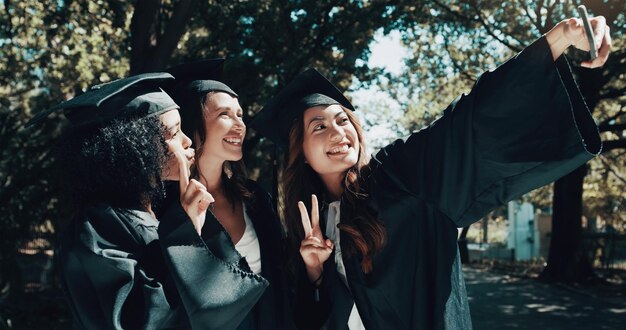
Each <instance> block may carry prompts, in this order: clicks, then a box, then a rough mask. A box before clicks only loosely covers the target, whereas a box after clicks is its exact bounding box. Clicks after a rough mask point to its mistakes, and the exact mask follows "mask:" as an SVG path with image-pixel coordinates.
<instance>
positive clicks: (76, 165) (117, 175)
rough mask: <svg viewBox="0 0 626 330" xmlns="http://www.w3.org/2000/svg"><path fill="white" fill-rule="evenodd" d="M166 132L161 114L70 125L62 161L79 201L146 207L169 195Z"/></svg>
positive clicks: (62, 147) (67, 184)
mask: <svg viewBox="0 0 626 330" xmlns="http://www.w3.org/2000/svg"><path fill="white" fill-rule="evenodd" d="M165 134H166V129H165V127H164V126H163V124H162V123H161V121H160V119H159V116H157V115H152V116H147V117H134V118H122V119H117V120H114V121H112V122H108V123H105V124H103V125H99V126H89V127H73V128H70V131H69V132H68V133H67V135H66V137H65V138H64V140H63V141H62V142H61V145H60V161H59V165H60V167H61V168H60V169H61V174H62V175H63V179H64V180H63V181H64V186H65V187H64V188H65V189H64V190H65V192H66V194H67V197H69V199H70V200H71V201H72V202H73V203H74V204H75V205H76V206H77V207H82V206H87V205H91V204H94V203H108V204H110V205H111V206H113V207H120V208H139V209H145V208H146V207H147V205H148V203H150V202H154V201H156V200H158V199H160V198H162V197H163V196H164V188H163V182H162V180H161V176H162V168H163V164H165V162H166V160H167V157H168V153H167V150H168V149H167V145H166V144H165V136H166V135H165Z"/></svg>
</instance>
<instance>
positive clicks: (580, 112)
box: [252, 17, 610, 329]
mask: <svg viewBox="0 0 626 330" xmlns="http://www.w3.org/2000/svg"><path fill="white" fill-rule="evenodd" d="M592 23H593V25H594V26H595V33H596V38H597V44H596V46H597V48H599V55H600V56H599V57H598V58H597V59H596V60H593V61H586V62H583V65H585V66H587V67H599V66H602V65H603V64H604V62H605V61H606V58H607V56H608V53H609V50H610V37H609V33H608V28H606V26H605V24H604V19H603V18H602V17H596V18H594V19H593V20H592ZM571 45H574V46H575V47H576V48H580V49H587V50H588V49H589V44H588V42H587V40H586V37H585V35H584V30H583V27H582V24H581V22H580V20H576V19H569V20H566V21H563V22H561V23H559V24H558V25H557V26H556V27H555V28H554V29H553V30H551V31H550V32H548V33H547V34H546V35H545V36H544V37H542V38H540V39H538V40H537V41H535V42H534V43H533V44H531V45H530V46H528V47H527V48H526V49H524V50H523V51H522V52H520V53H519V54H518V55H516V56H515V57H513V58H512V59H510V60H509V61H507V62H506V63H504V64H503V65H501V66H500V67H499V68H497V69H496V70H494V71H490V72H487V73H485V74H484V75H483V76H482V77H481V78H480V80H479V81H478V83H477V84H476V86H474V88H473V89H472V91H471V93H470V94H468V95H464V96H462V97H460V98H458V99H457V100H455V101H454V102H453V103H452V104H451V105H450V106H449V107H448V108H447V109H446V110H445V112H444V115H443V116H442V117H441V118H439V119H438V120H436V121H435V122H434V123H432V124H431V125H430V126H428V127H427V128H424V129H423V130H421V131H419V132H416V133H414V134H412V135H411V136H409V137H408V138H407V139H406V140H397V141H395V142H394V143H392V144H390V145H389V146H387V147H385V148H383V149H382V150H380V151H379V152H378V153H376V155H375V156H374V157H373V158H372V159H371V160H368V159H367V158H366V157H365V152H364V149H365V147H364V140H363V136H362V132H361V129H360V126H359V124H358V121H357V120H356V119H355V117H354V116H353V114H352V111H353V110H354V108H353V106H352V105H351V104H350V102H349V101H348V100H347V99H346V98H345V96H344V95H343V94H342V93H341V92H340V91H339V90H337V88H336V87H334V86H333V85H332V84H331V83H330V82H329V81H328V80H326V79H325V78H324V77H323V76H322V75H321V74H319V73H318V72H317V71H315V70H308V71H305V72H304V73H302V74H300V75H299V76H298V77H296V78H295V79H294V80H293V81H292V82H291V83H289V84H288V85H287V86H286V87H285V88H284V89H283V90H282V91H280V92H279V93H278V94H277V95H276V96H275V97H274V98H273V99H272V100H270V101H269V102H268V103H267V105H266V106H265V107H264V109H263V110H261V112H260V113H259V114H258V115H257V119H256V120H255V122H253V125H252V126H253V127H254V128H255V129H257V131H258V132H259V133H260V134H262V135H264V136H266V137H268V138H270V139H272V140H273V141H274V142H276V143H278V144H280V145H283V146H287V148H288V149H287V157H286V166H285V169H284V173H283V182H282V185H283V193H284V196H283V199H284V202H285V203H284V204H285V205H284V207H285V213H284V216H285V219H284V221H285V223H286V225H287V228H288V234H289V241H290V242H291V244H290V246H291V247H292V256H294V258H293V259H292V262H293V265H294V268H295V270H296V271H295V275H296V280H295V282H296V288H295V293H296V294H295V303H294V308H295V320H296V324H297V326H298V327H299V328H305V329H308V328H311V329H316V328H320V327H325V328H328V329H346V328H349V329H361V328H368V329H470V328H471V320H470V315H469V307H468V303H467V297H466V293H465V286H464V282H463V278H462V273H461V268H460V260H459V257H458V251H457V244H456V243H457V227H462V226H467V225H469V224H471V223H472V222H474V221H477V220H478V219H480V218H481V217H482V216H483V215H485V214H486V213H487V212H489V211H490V210H491V209H493V208H495V207H497V206H499V205H501V204H502V203H504V202H506V201H507V200H510V199H513V198H515V197H517V196H519V195H521V194H523V193H525V192H527V191H530V190H532V189H534V188H537V187H540V186H542V185H545V184H547V183H549V182H551V181H553V180H555V179H557V178H559V177H560V176H563V175H565V174H566V173H568V172H569V171H571V170H573V169H575V168H577V167H579V166H581V165H582V164H584V163H585V162H586V161H587V160H589V159H590V158H592V157H593V156H594V155H596V154H597V153H598V152H599V151H600V148H601V141H600V138H599V135H598V131H597V128H596V127H595V124H594V122H593V119H592V118H591V116H590V114H589V111H588V109H587V107H586V105H585V102H584V100H583V99H582V96H581V95H580V92H579V91H578V89H577V86H576V83H575V82H574V80H573V78H572V75H571V72H570V70H569V67H568V64H567V62H566V60H565V58H564V56H562V54H563V52H564V50H565V49H566V48H568V47H569V46H571ZM318 197H319V198H320V199H321V203H320V202H318ZM320 204H321V205H320ZM309 210H310V211H309Z"/></svg>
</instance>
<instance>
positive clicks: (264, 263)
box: [169, 59, 293, 329]
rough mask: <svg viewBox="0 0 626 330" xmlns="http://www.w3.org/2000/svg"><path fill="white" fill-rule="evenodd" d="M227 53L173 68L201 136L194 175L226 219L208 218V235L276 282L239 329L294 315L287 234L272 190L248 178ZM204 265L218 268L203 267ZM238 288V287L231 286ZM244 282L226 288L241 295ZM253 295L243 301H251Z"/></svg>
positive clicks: (275, 323)
mask: <svg viewBox="0 0 626 330" xmlns="http://www.w3.org/2000/svg"><path fill="white" fill-rule="evenodd" d="M222 64H223V60H221V59H215V60H205V61H200V62H194V63H186V64H182V65H179V66H177V67H174V68H172V69H170V70H169V71H170V72H171V73H172V74H173V75H174V76H175V77H176V80H177V82H178V84H177V85H176V86H175V87H173V89H172V95H173V96H174V98H175V100H177V101H178V102H179V103H180V104H181V116H182V117H183V131H184V132H185V133H186V134H188V135H189V136H192V137H193V145H194V147H195V148H196V150H197V151H196V163H195V167H194V171H193V172H194V173H193V176H194V177H195V178H196V179H197V180H198V181H199V182H201V183H202V184H203V185H205V186H206V187H207V190H208V191H209V192H210V193H211V195H212V196H213V197H214V198H215V202H214V203H213V204H212V207H211V209H210V212H208V213H207V217H212V216H215V218H216V219H217V220H218V221H219V223H214V225H213V226H204V227H203V230H202V233H201V234H202V237H203V238H204V240H205V241H207V242H221V244H213V245H211V244H210V246H209V247H210V248H212V251H223V250H225V248H224V246H226V247H227V249H230V250H231V251H232V250H234V251H232V253H230V254H228V255H226V254H223V255H221V256H220V257H221V258H222V259H223V260H225V261H227V262H231V263H233V264H237V265H239V266H241V267H242V268H244V269H246V270H248V271H250V272H252V273H254V274H258V275H260V276H263V277H264V278H266V279H267V280H268V281H269V283H270V287H269V288H268V289H267V290H266V291H265V293H264V294H263V296H261V298H260V299H259V301H258V302H257V303H256V304H255V305H254V307H253V308H252V310H250V312H249V313H242V315H241V316H242V317H244V319H243V321H242V322H241V324H240V325H239V326H238V327H237V329H291V328H293V322H292V319H291V313H290V312H289V305H288V300H287V292H288V290H287V287H286V281H285V277H284V273H285V272H284V270H283V264H284V255H283V250H284V248H283V235H282V229H281V228H280V222H279V221H278V218H277V216H276V214H275V213H274V211H273V209H272V205H273V204H272V199H271V197H270V196H269V195H268V194H267V193H266V192H265V191H263V189H261V188H260V187H259V186H258V185H257V184H256V183H255V182H254V181H251V180H247V177H246V172H245V167H244V164H243V161H242V157H243V153H242V146H243V142H244V138H245V135H246V125H245V123H244V122H243V118H242V117H243V110H242V108H241V105H239V99H238V96H237V94H236V93H235V92H234V91H233V90H232V89H231V88H230V87H228V86H227V85H226V84H224V83H222V82H220V81H218V80H217V79H218V78H219V76H220V73H221V70H222ZM199 271H211V270H207V269H200V270H199ZM226 290H230V291H228V292H227V291H226ZM236 291H237V287H232V288H231V287H229V288H224V291H223V294H224V295H227V296H233V297H234V298H233V299H235V302H234V303H235V304H237V302H236V293H232V292H236ZM245 302H246V301H242V303H245Z"/></svg>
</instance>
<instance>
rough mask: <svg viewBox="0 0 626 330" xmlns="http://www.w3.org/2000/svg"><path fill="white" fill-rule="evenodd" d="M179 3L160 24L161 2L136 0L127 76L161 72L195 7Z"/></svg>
mask: <svg viewBox="0 0 626 330" xmlns="http://www.w3.org/2000/svg"><path fill="white" fill-rule="evenodd" d="M195 4H196V3H195V2H194V1H192V0H180V1H178V2H177V3H176V5H175V6H174V8H173V10H172V13H171V15H170V17H169V19H168V20H167V22H163V19H164V18H163V16H164V15H162V13H161V10H162V8H161V7H162V2H161V0H138V1H137V2H136V3H135V8H134V10H135V11H134V12H133V17H132V20H131V24H130V34H131V35H130V45H131V54H130V74H131V75H134V74H139V73H144V72H155V71H162V70H163V69H165V67H166V66H167V64H168V63H169V59H170V57H171V56H172V53H173V52H174V50H175V49H176V45H177V44H178V41H179V40H180V38H181V37H182V36H183V34H184V33H185V31H186V26H187V22H189V20H190V19H191V16H192V14H193V11H194V9H195V7H194V5H195Z"/></svg>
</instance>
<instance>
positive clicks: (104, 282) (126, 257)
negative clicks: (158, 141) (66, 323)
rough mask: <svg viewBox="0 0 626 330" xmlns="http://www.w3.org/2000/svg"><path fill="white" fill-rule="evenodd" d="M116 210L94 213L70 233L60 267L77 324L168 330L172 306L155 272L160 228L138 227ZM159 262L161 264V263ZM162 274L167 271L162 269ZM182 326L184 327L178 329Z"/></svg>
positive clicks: (141, 224) (59, 259)
mask: <svg viewBox="0 0 626 330" xmlns="http://www.w3.org/2000/svg"><path fill="white" fill-rule="evenodd" d="M133 217H135V215H133V214H132V211H130V212H128V213H127V214H125V213H124V212H120V211H119V210H114V209H112V208H110V207H105V206H101V207H93V208H90V209H89V210H88V211H87V212H86V213H85V214H82V215H80V216H79V217H77V218H76V219H75V220H74V221H73V222H72V223H71V225H70V227H69V228H67V230H66V231H65V232H64V234H63V236H62V241H61V244H60V247H59V249H58V251H57V253H56V262H57V265H58V269H59V271H60V275H61V281H62V285H63V288H64V291H65V293H66V295H67V297H68V302H69V305H70V308H71V310H72V313H73V315H74V318H75V320H74V323H75V326H76V327H78V328H85V329H155V328H163V327H167V326H168V324H169V325H172V323H170V321H171V320H169V318H171V317H172V315H173V314H172V313H171V309H172V308H173V307H174V306H171V304H170V301H169V300H168V299H167V296H166V290H165V288H164V286H163V282H162V281H161V278H160V277H161V276H159V274H157V273H155V272H153V271H152V269H149V268H151V267H149V265H148V263H149V262H147V261H146V260H148V259H151V257H150V256H149V255H148V254H150V251H156V252H157V253H159V249H158V248H157V249H155V250H152V249H151V245H150V243H151V242H156V241H155V239H156V238H157V222H156V220H155V221H154V222H153V223H150V222H146V221H135V220H134V219H133ZM136 219H139V218H136ZM155 259H159V258H158V257H156V258H155ZM162 271H165V270H164V269H162ZM178 325H180V324H178Z"/></svg>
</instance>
